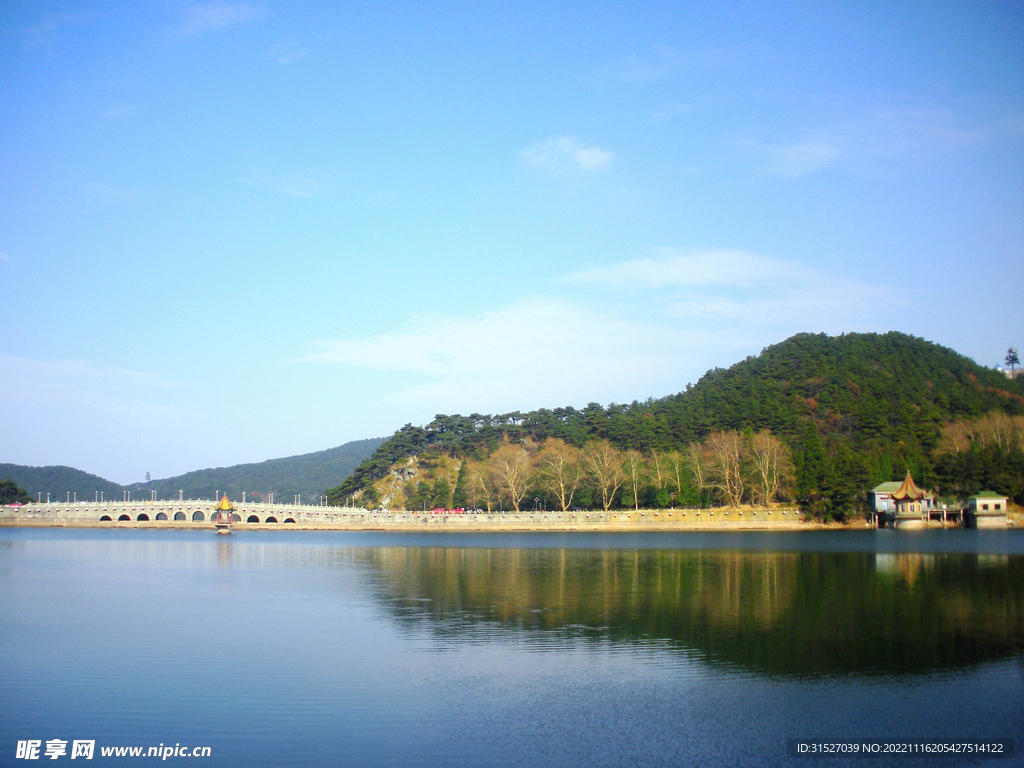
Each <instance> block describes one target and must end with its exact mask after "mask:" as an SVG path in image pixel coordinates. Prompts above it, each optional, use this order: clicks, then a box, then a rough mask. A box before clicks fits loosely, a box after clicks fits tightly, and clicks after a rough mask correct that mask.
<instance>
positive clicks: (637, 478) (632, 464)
mask: <svg viewBox="0 0 1024 768" xmlns="http://www.w3.org/2000/svg"><path fill="white" fill-rule="evenodd" d="M625 465H626V478H627V479H628V480H629V488H630V490H631V491H632V492H633V506H634V507H635V508H636V510H637V511H638V512H639V511H640V483H641V482H642V481H643V474H644V455H643V454H642V453H640V451H634V450H633V449H630V450H628V451H626V456H625Z"/></svg>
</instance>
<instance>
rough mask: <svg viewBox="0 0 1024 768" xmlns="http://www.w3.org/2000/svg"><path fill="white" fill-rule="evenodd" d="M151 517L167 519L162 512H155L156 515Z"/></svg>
mask: <svg viewBox="0 0 1024 768" xmlns="http://www.w3.org/2000/svg"><path fill="white" fill-rule="evenodd" d="M153 519H154V520H166V519H167V515H166V514H164V513H163V512H157V513H156V517H154V518H153Z"/></svg>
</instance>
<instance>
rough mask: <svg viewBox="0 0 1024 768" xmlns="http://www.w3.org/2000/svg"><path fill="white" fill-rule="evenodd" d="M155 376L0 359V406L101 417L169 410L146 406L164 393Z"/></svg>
mask: <svg viewBox="0 0 1024 768" xmlns="http://www.w3.org/2000/svg"><path fill="white" fill-rule="evenodd" d="M166 386H167V385H166V383H165V382H163V381H162V380H161V379H160V377H158V376H157V375H156V374H152V373H145V372H142V371H134V370H131V369H127V368H107V367H104V366H100V365H96V364H95V363H92V362H89V361H86V360H37V359H34V358H28V357H13V356H7V355H0V402H7V403H18V402H21V403H34V404H37V405H46V406H47V407H53V408H58V407H61V406H67V405H75V406H77V407H83V408H89V409H92V410H93V411H95V410H96V409H100V410H102V411H104V412H108V413H112V412H123V411H126V410H127V411H135V412H138V411H140V410H144V411H154V410H155V411H156V412H158V413H159V414H161V415H165V416H166V415H168V413H169V412H170V410H173V409H168V408H167V407H165V406H161V405H157V404H155V403H152V402H148V401H149V400H150V397H151V395H152V394H153V393H154V391H157V390H162V389H165V388H166Z"/></svg>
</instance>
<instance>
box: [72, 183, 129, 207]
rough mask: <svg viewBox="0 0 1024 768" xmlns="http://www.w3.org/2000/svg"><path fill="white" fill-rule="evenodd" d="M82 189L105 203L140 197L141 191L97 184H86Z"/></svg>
mask: <svg viewBox="0 0 1024 768" xmlns="http://www.w3.org/2000/svg"><path fill="white" fill-rule="evenodd" d="M82 188H83V189H84V190H85V191H86V192H88V193H89V194H90V195H92V196H93V197H95V198H96V199H98V200H103V201H104V202H108V203H110V202H116V201H118V200H128V199H129V198H132V197H138V195H139V190H138V189H133V188H131V187H115V186H111V185H109V184H98V183H96V182H91V181H90V182H86V183H85V184H83V185H82Z"/></svg>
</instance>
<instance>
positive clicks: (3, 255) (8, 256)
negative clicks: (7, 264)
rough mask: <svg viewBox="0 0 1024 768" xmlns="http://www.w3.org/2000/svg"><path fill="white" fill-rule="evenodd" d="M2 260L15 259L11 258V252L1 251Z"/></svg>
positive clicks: (0, 259) (0, 258) (0, 257)
mask: <svg viewBox="0 0 1024 768" xmlns="http://www.w3.org/2000/svg"><path fill="white" fill-rule="evenodd" d="M0 261H14V259H12V258H11V256H10V254H8V253H5V252H4V251H0Z"/></svg>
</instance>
